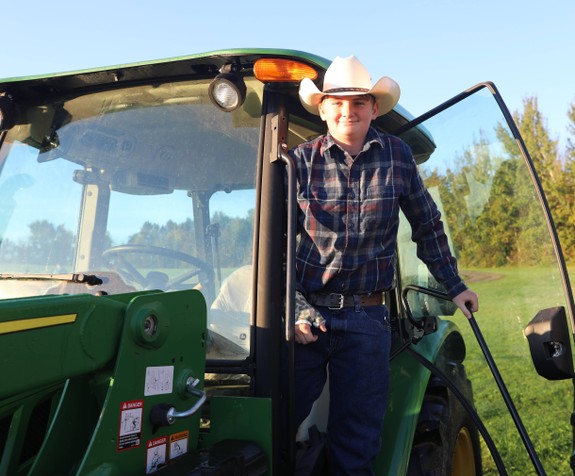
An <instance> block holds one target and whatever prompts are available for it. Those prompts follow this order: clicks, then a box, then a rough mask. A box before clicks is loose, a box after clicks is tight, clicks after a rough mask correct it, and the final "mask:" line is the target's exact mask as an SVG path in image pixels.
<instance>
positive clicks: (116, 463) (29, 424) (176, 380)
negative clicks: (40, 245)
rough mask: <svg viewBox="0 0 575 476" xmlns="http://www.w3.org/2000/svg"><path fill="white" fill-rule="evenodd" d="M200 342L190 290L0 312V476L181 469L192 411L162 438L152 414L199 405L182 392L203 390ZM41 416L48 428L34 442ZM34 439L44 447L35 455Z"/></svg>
mask: <svg viewBox="0 0 575 476" xmlns="http://www.w3.org/2000/svg"><path fill="white" fill-rule="evenodd" d="M23 303H25V305H22V304H23ZM42 316H43V317H44V319H42ZM150 316H154V321H155V324H151V321H150ZM150 324H151V325H150ZM150 329H155V331H153V332H150ZM205 332H206V305H205V301H204V298H203V296H202V294H201V293H200V292H199V291H194V290H188V291H178V292H172V293H162V292H157V291H156V292H154V291H148V292H144V293H133V294H126V295H117V296H113V297H111V296H91V295H75V296H48V297H42V298H34V299H23V300H20V299H19V300H6V301H2V302H0V358H2V359H3V361H5V362H8V364H9V365H7V366H4V367H3V370H2V372H3V385H2V399H1V400H0V420H4V421H5V422H9V423H10V425H9V428H8V431H7V434H6V441H7V444H6V445H5V449H4V453H3V454H2V459H1V460H0V475H2V476H3V475H20V474H22V475H24V474H26V475H29V476H33V475H45V474H110V475H122V476H124V475H130V474H138V475H140V474H146V472H147V471H148V472H150V471H149V470H150V467H151V466H152V464H155V465H156V466H155V468H156V469H158V468H161V467H163V466H169V465H177V462H178V456H179V455H180V454H182V455H183V454H185V452H186V451H188V452H189V451H192V450H194V449H195V448H196V447H197V441H198V434H199V420H200V415H199V413H200V412H197V413H196V414H194V415H193V416H190V417H188V418H185V419H177V420H176V422H175V423H174V424H173V425H170V426H160V427H153V425H152V422H151V420H150V414H151V412H152V409H153V408H154V407H155V406H156V405H158V404H168V405H169V406H173V407H174V408H175V409H176V410H177V411H179V412H181V411H185V410H187V409H189V408H190V407H192V406H193V405H194V404H195V403H196V402H197V400H198V397H196V396H191V395H190V394H189V393H188V392H186V382H187V380H188V378H189V377H195V378H198V379H199V380H200V384H199V385H198V386H197V388H202V387H203V383H202V382H203V375H204V371H205V353H206V348H205V347H206V342H205ZM4 377H5V378H4ZM40 380H41V382H42V385H43V387H42V386H40V385H39V381H40ZM39 408H40V409H41V410H42V412H41V413H42V414H45V415H46V416H45V420H46V425H45V427H41V428H40V430H39V431H37V430H38V428H37V426H38V423H37V421H36V420H37V414H38V413H39V412H38V409H39ZM48 422H49V424H48ZM34 433H38V434H37V435H35V438H43V443H42V444H41V447H39V448H38V449H36V450H34V451H32V450H33V449H34V448H32V449H31V448H30V445H31V443H30V435H31V434H34ZM44 433H45V434H44ZM176 447H178V448H179V449H180V450H181V453H180V452H178V453H177V454H175V453H174V452H173V449H174V448H176ZM153 458H155V459H153Z"/></svg>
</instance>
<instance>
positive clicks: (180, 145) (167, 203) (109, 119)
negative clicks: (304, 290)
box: [0, 80, 262, 354]
mask: <svg viewBox="0 0 575 476" xmlns="http://www.w3.org/2000/svg"><path fill="white" fill-rule="evenodd" d="M246 84H247V99H246V101H245V103H244V105H243V107H242V108H240V109H238V110H236V111H235V112H233V113H231V114H230V113H226V112H222V111H220V110H218V109H217V108H215V107H214V106H213V105H212V103H211V102H210V100H209V98H208V85H209V81H207V80H206V81H199V82H198V81H194V82H191V81H190V82H174V83H162V84H150V85H142V86H135V87H131V88H123V89H114V90H111V91H100V92H95V93H91V94H87V95H82V96H78V97H73V98H59V99H58V100H55V101H53V102H51V103H47V104H34V105H31V106H29V107H27V109H26V111H25V116H26V117H27V119H28V120H27V122H26V123H24V124H19V125H17V126H16V127H14V128H13V129H12V130H10V131H9V132H8V134H7V136H6V137H5V139H4V143H3V148H2V153H1V155H0V171H1V174H0V202H1V203H2V208H1V210H0V240H1V243H0V268H1V270H2V274H1V276H0V298H1V299H5V298H14V297H23V296H34V295H45V294H61V293H86V292H87V293H92V294H95V293H100V294H105V293H107V294H115V293H125V292H130V291H139V290H144V289H159V290H164V291H169V290H178V289H186V288H188V289H189V288H197V289H200V290H201V291H202V292H203V294H204V296H205V297H206V302H207V305H208V308H209V309H210V317H213V319H211V318H209V322H210V323H211V324H210V325H211V326H212V328H213V330H215V331H216V332H217V331H221V332H222V333H224V334H226V335H225V337H227V339H229V340H231V341H232V342H234V344H236V345H237V351H238V352H239V354H241V353H242V352H245V351H247V349H248V345H249V335H247V332H246V329H249V322H250V310H251V278H250V277H249V276H250V272H249V268H250V265H251V259H252V256H251V255H252V242H253V221H254V220H253V217H254V214H253V212H254V207H255V191H254V189H255V177H256V157H257V149H258V140H259V139H258V138H259V120H260V110H261V96H262V85H261V83H259V82H257V81H255V80H251V81H250V80H246ZM78 273H82V274H83V275H88V276H93V277H94V279H90V280H89V282H90V283H92V284H86V281H83V282H78V281H82V280H81V279H80V280H79V279H75V278H74V279H71V276H74V274H78ZM99 282H101V283H100V284H96V283H99ZM238 283H239V285H240V286H239V287H238ZM224 324H225V325H224Z"/></svg>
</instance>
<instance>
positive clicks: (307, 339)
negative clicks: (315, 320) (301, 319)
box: [295, 322, 327, 344]
mask: <svg viewBox="0 0 575 476" xmlns="http://www.w3.org/2000/svg"><path fill="white" fill-rule="evenodd" d="M318 329H319V330H320V331H322V332H326V331H327V327H325V323H323V324H320V325H319V326H318ZM317 337H318V336H317V335H316V334H314V333H313V332H312V331H311V324H308V323H307V322H305V323H301V324H296V326H295V341H296V342H297V343H298V344H311V343H312V342H315V341H316V340H317Z"/></svg>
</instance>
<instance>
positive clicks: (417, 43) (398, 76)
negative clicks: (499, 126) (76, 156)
mask: <svg viewBox="0 0 575 476" xmlns="http://www.w3.org/2000/svg"><path fill="white" fill-rule="evenodd" d="M243 5H245V6H243ZM248 5H249V6H248ZM0 15H1V23H0V24H1V29H0V31H1V32H2V39H3V40H2V46H3V47H2V57H1V60H0V77H2V78H6V77H16V76H26V75H32V74H42V73H51V72H61V71H71V70H77V69H87V68H92V67H100V66H108V65H117V64H123V63H130V62H137V61H145V60H152V59H160V58H169V57H175V56H183V55H187V54H193V53H200V52H204V51H210V50H215V49H226V48H243V47H266V48H276V47H277V48H289V49H296V50H303V51H308V52H310V53H314V54H317V55H320V56H323V57H325V58H328V59H333V58H334V57H335V56H338V55H339V56H348V55H350V54H354V55H356V56H357V57H358V58H359V59H360V60H361V61H362V62H363V63H364V64H365V65H366V66H367V67H368V69H369V70H370V72H371V74H372V76H373V79H374V80H377V79H378V78H379V77H380V76H384V75H386V76H390V77H392V78H393V79H395V80H396V81H397V82H398V83H399V84H400V86H401V88H402V98H401V100H400V102H401V104H402V105H403V106H404V107H405V108H407V109H408V110H409V111H410V112H411V113H412V114H414V115H418V114H420V113H423V112H425V111H426V110H427V109H429V108H431V107H433V106H436V105H437V104H439V103H441V102H443V101H445V100H447V99H449V98H451V97H452V96H454V95H456V94H457V93H459V92H461V91H462V90H464V89H466V88H468V87H470V86H472V85H474V84H476V83H479V82H483V81H493V82H494V83H495V84H496V86H497V87H498V89H499V90H500V92H501V94H502V95H503V98H504V99H505V101H506V102H507V104H508V106H509V108H510V109H511V111H512V112H513V111H516V110H522V101H523V99H524V98H525V97H528V96H537V98H538V100H539V108H540V110H541V112H542V114H543V115H544V117H545V118H546V119H547V123H548V127H549V130H550V132H551V134H552V136H554V137H556V138H560V139H562V140H564V139H565V138H566V137H567V129H566V128H567V124H568V120H567V116H566V114H567V110H568V108H569V105H570V104H571V103H573V102H575V61H573V50H574V48H575V0H549V1H547V2H541V1H534V0H524V1H519V0H485V1H476V0H473V1H471V0H435V1H429V0H414V1H409V0H406V1H396V2H389V1H383V0H380V1H377V0H374V1H370V2H365V1H364V2H354V1H348V2H343V1H341V0H331V1H329V2H325V1H322V0H313V1H312V0H306V1H302V0H295V1H290V2H285V3H284V2H281V1H278V0H275V1H269V0H267V1H262V0H250V1H247V2H239V1H238V0H233V1H231V0H220V1H203V2H201V1H199V0H164V1H153V2H152V1H149V0H139V1H136V0H113V1H112V0H99V1H97V2H78V1H72V0H54V1H52V2H49V1H48V2H47V1H42V2H40V1H39V0H29V1H27V2H16V1H15V0H5V1H4V2H3V5H2V9H1V13H0Z"/></svg>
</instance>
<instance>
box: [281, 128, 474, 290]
mask: <svg viewBox="0 0 575 476" xmlns="http://www.w3.org/2000/svg"><path fill="white" fill-rule="evenodd" d="M290 153H291V154H292V157H294V159H295V164H296V176H297V181H298V191H297V201H298V206H299V209H298V231H299V240H298V244H297V253H296V270H297V287H298V289H299V290H301V291H302V292H304V294H305V293H310V292H336V293H342V294H355V293H369V292H374V291H386V290H389V289H391V288H392V287H393V286H394V279H395V267H396V261H397V254H396V243H397V231H398V226H399V209H400V208H401V210H402V211H403V212H404V214H405V216H406V217H407V219H408V220H409V222H410V224H411V227H412V239H413V240H414V241H415V242H416V243H417V249H418V251H417V255H418V256H419V258H420V259H421V260H423V262H425V263H426V264H427V266H428V268H429V270H430V272H431V273H432V275H433V276H434V277H435V279H437V281H439V282H440V283H441V284H443V286H444V287H445V289H446V291H447V293H448V294H449V296H450V297H451V298H453V297H455V296H456V295H457V294H459V293H460V292H462V291H464V290H465V289H466V286H465V285H464V284H463V282H462V280H461V278H460V277H459V275H458V272H457V265H456V261H455V258H454V257H453V256H452V254H451V252H450V250H449V245H448V242H447V237H446V235H445V233H444V230H443V224H442V222H441V219H440V213H439V211H438V209H437V206H436V205H435V203H434V202H433V200H432V198H431V196H430V195H429V193H428V192H427V190H426V189H425V187H424V185H423V182H422V180H421V178H420V176H419V173H418V171H417V166H416V163H415V161H414V160H413V157H412V155H411V151H410V149H409V147H408V146H407V145H406V144H405V143H404V142H403V141H402V140H400V139H398V138H397V137H394V136H390V135H385V134H381V133H379V132H377V131H376V130H375V129H374V128H370V129H369V132H368V134H367V137H366V142H365V145H364V147H363V149H362V151H361V152H360V153H359V154H358V155H357V156H356V157H355V159H354V158H352V157H351V156H350V155H349V154H348V153H346V152H344V151H343V150H342V149H341V148H340V147H339V146H338V145H337V144H336V143H335V142H334V140H333V138H332V137H331V135H330V134H329V133H328V134H327V135H325V136H320V137H318V138H316V139H314V140H312V141H309V142H305V143H303V144H300V145H299V146H297V147H295V148H294V149H292V150H291V151H290Z"/></svg>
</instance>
